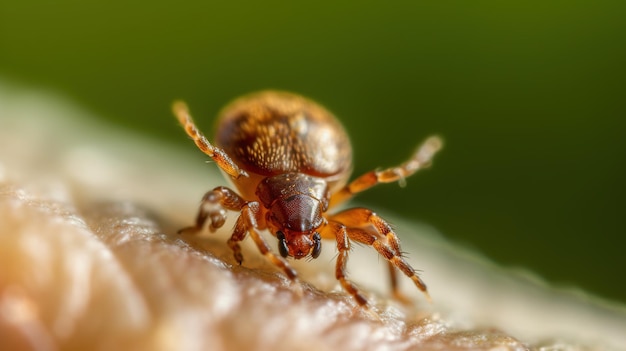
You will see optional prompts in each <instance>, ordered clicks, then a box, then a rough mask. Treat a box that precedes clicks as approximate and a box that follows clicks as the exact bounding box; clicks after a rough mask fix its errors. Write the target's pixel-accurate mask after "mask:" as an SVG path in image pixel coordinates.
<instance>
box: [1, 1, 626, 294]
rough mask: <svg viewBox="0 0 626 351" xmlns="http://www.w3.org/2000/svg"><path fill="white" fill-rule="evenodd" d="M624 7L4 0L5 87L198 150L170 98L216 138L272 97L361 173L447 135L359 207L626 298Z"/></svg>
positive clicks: (565, 282) (557, 280)
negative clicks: (283, 96)
mask: <svg viewBox="0 0 626 351" xmlns="http://www.w3.org/2000/svg"><path fill="white" fill-rule="evenodd" d="M625 10H626V2H625V1H597V0H596V1H571V0H570V1H530V0H524V1H458V2H447V1H446V2H439V1H437V2H422V1H394V2H387V3H385V4H383V2H335V1H299V2H279V1H268V0H266V1H259V2H244V1H231V2H225V1H223V2H222V1H220V2H209V1H194V2H173V1H172V2H170V1H152V2H142V3H130V2H127V1H119V0H115V1H108V2H106V4H105V3H101V4H96V3H87V2H81V1H55V2H52V1H20V2H18V1H12V2H8V1H5V2H3V3H2V4H1V5H0V77H4V79H10V80H12V81H17V82H20V83H27V84H30V85H31V86H35V87H45V88H48V89H52V90H56V91H60V92H62V93H63V94H64V95H67V96H69V97H70V98H72V99H74V100H76V101H78V102H79V103H80V104H82V105H83V106H85V107H86V108H88V109H90V110H93V111H95V112H96V113H97V114H99V115H101V116H103V117H105V118H107V119H110V120H111V121H112V122H114V123H117V124H120V125H123V126H124V127H126V128H128V129H132V130H135V131H138V132H140V133H145V134H148V135H152V136H154V137H156V138H160V139H161V140H163V142H164V143H172V144H174V143H177V144H180V145H183V144H184V145H185V147H187V148H188V149H189V152H191V153H196V152H197V151H196V150H195V148H194V147H192V146H191V145H190V143H189V141H188V139H187V138H186V137H185V136H184V135H183V133H182V131H181V130H180V129H179V127H178V126H177V125H176V123H175V121H174V119H173V117H172V116H171V115H170V111H169V108H170V103H171V101H172V100H173V99H175V98H183V99H185V100H186V101H187V102H188V103H189V105H190V106H191V108H192V111H193V113H194V115H195V116H196V119H197V121H198V123H199V124H200V126H201V127H202V128H203V129H204V130H205V131H207V132H208V133H209V134H210V131H211V128H212V127H213V119H214V117H215V114H216V112H217V111H218V110H219V108H221V107H222V106H223V105H224V104H225V103H227V102H228V101H229V100H231V99H232V98H234V97H236V96H238V95H240V94H242V93H246V92H250V91H254V90H258V89H265V88H278V89H285V90H291V91H295V92H299V93H302V94H304V95H307V96H309V97H311V98H313V99H315V100H317V101H319V102H321V103H322V104H324V105H325V106H327V107H328V108H329V109H331V110H332V111H334V112H335V113H336V114H337V115H338V116H339V118H340V119H341V120H342V122H343V123H344V125H345V126H346V129H347V130H348V131H349V133H350V135H351V137H352V141H353V144H354V149H355V162H356V169H355V173H357V174H360V173H362V172H365V171H368V170H370V169H373V168H376V167H386V166H391V165H395V164H396V163H399V162H401V161H403V160H405V158H406V157H407V156H408V155H409V154H410V153H411V152H412V151H413V149H414V147H415V146H416V145H417V144H418V142H420V141H421V140H423V139H424V138H425V137H426V136H428V135H429V134H432V133H438V134H440V135H442V136H443V137H444V138H445V140H446V148H445V149H444V151H443V152H442V153H441V155H440V157H438V158H437V159H436V160H435V164H434V167H433V168H432V169H431V170H429V171H427V172H424V173H422V174H419V175H417V176H415V177H412V178H410V179H408V186H407V187H406V188H400V187H398V186H397V185H386V186H381V187H378V188H375V189H372V190H371V191H369V192H367V193H364V194H362V195H361V196H360V197H359V198H358V200H359V201H360V202H364V203H366V204H368V205H370V206H371V207H373V208H375V209H386V210H392V211H395V212H398V213H400V214H402V215H403V216H405V217H408V218H412V219H416V220H420V221H424V222H426V223H430V224H432V225H433V226H434V227H436V228H438V229H439V230H440V231H441V232H442V233H444V235H445V236H446V237H448V238H449V239H451V240H453V241H456V242H459V243H461V244H463V245H467V246H470V247H473V248H476V249H477V250H479V251H480V252H482V253H484V254H485V255H487V256H488V257H490V258H492V259H494V260H495V261H497V262H499V263H500V264H501V265H502V266H506V267H527V268H529V269H531V270H533V271H535V272H537V273H539V274H540V275H542V276H543V277H545V278H547V279H548V280H549V281H550V282H552V283H554V284H556V285H562V286H570V285H573V286H579V287H582V288H584V289H585V290H588V291H591V292H593V293H596V294H598V295H600V296H604V297H608V298H611V299H613V300H618V301H622V302H624V301H626V282H625V279H624V273H623V272H624V270H625V268H626V254H625V250H624V244H623V238H624V234H625V232H626V230H625V229H624V215H625V213H624V212H625V209H626V208H625V206H624V199H625V198H626V191H625V187H624V179H625V176H626V133H625V131H624V128H625V127H626V113H625V112H626V96H625V91H626V90H625V82H626V75H625V73H624V72H626V70H624V66H625V65H626V41H625V39H626V38H625V37H626V20H625V18H626V11H625ZM77 132H78V131H77ZM198 159H199V160H201V159H204V158H203V156H202V155H200V153H198ZM166 161H167V160H164V162H166ZM173 186H174V184H173ZM190 201H196V199H190ZM401 235H402V234H401ZM620 277H621V278H620Z"/></svg>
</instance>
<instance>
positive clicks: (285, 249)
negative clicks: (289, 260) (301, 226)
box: [276, 231, 322, 259]
mask: <svg viewBox="0 0 626 351" xmlns="http://www.w3.org/2000/svg"><path fill="white" fill-rule="evenodd" d="M276 238H278V251H279V252H280V255H281V256H283V257H287V256H291V257H293V258H295V259H301V258H304V257H306V256H308V255H309V254H310V255H311V257H313V258H317V257H318V256H319V255H320V252H321V251H322V238H321V236H320V233H318V232H314V233H308V234H307V233H297V232H296V233H294V232H289V231H288V232H287V234H285V233H283V232H282V231H278V232H277V233H276Z"/></svg>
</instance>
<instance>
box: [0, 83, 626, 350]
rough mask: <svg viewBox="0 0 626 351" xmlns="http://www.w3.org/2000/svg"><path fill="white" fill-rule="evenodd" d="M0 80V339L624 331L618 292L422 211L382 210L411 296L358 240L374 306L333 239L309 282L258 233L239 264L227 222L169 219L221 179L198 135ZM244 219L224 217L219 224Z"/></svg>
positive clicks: (222, 340) (463, 340)
mask: <svg viewBox="0 0 626 351" xmlns="http://www.w3.org/2000/svg"><path fill="white" fill-rule="evenodd" d="M6 89H7V88H6V86H5V85H3V84H0V125H2V127H3V128H1V129H0V349H3V350H5V349H6V350H70V349H71V350H76V349H96V350H99V349H101V350H110V349H115V350H138V349H150V350H171V349H178V350H206V349H211V350H241V349H246V350H294V349H295V350H319V349H341V350H389V349H393V350H410V349H422V350H441V349H447V350H488V349H496V348H497V349H510V350H523V349H536V350H539V349H542V348H543V349H544V350H545V349H546V348H547V349H550V348H551V349H559V350H605V349H606V350H612V349H615V350H619V349H621V346H623V345H625V344H626V340H625V339H624V338H625V336H624V334H623V330H624V329H625V328H626V313H625V312H624V308H623V306H615V305H610V304H607V303H606V302H603V301H598V300H597V299H594V298H593V297H590V296H587V295H585V294H582V293H581V292H575V293H573V292H571V291H562V290H555V289H553V288H551V287H549V286H547V285H545V284H544V283H542V282H541V281H540V280H538V279H537V278H529V275H528V274H523V275H522V274H518V273H514V272H511V271H507V270H503V269H501V268H499V267H496V266H494V265H493V264H491V263H489V262H488V261H485V260H484V259H481V258H480V257H478V256H477V255H476V254H475V253H472V252H469V251H467V250H462V249H459V248H456V247H455V246H454V245H451V244H450V243H448V242H446V241H445V240H443V239H442V237H441V236H440V235H438V234H437V233H436V232H434V230H433V229H432V228H429V227H428V226H425V225H420V224H418V223H413V222H408V221H403V220H401V219H397V218H394V217H393V216H386V217H387V218H389V219H391V221H392V222H393V223H394V225H395V226H396V227H397V228H398V230H399V231H401V232H402V233H403V238H402V239H403V243H404V247H405V249H406V250H409V251H410V252H411V253H412V257H415V258H416V259H419V262H422V264H421V266H420V268H422V269H423V271H424V273H423V274H424V276H425V278H427V279H428V282H429V287H430V291H431V293H432V296H433V300H434V302H433V304H428V303H426V302H424V301H423V299H419V298H418V296H416V295H417V294H414V293H415V291H414V287H412V286H411V284H410V283H409V282H405V283H407V284H404V285H403V291H404V292H405V293H407V295H408V296H410V297H411V298H413V300H412V302H413V304H412V305H407V306H405V305H401V304H399V303H397V302H395V301H394V300H392V299H390V298H389V295H388V289H387V287H386V285H387V281H386V279H381V277H382V276H384V274H385V273H386V271H385V269H386V267H385V266H384V265H381V264H380V262H379V261H378V260H377V258H376V257H375V256H374V255H372V254H371V252H370V251H369V250H365V249H362V248H359V247H358V246H356V247H353V248H352V252H351V255H350V271H351V273H352V274H351V277H352V278H353V279H354V281H355V282H357V283H358V284H359V286H360V287H361V288H362V290H363V292H364V294H366V295H367V298H368V301H371V302H372V306H373V307H372V309H371V310H370V311H366V310H364V309H362V308H358V307H357V306H356V304H355V303H354V301H353V300H352V299H351V298H350V297H349V296H348V295H347V294H345V293H344V292H343V291H342V290H341V289H340V288H339V286H338V284H337V282H336V280H335V279H334V269H335V267H334V265H333V264H332V261H331V260H332V259H333V257H334V255H336V254H337V252H336V251H334V250H325V251H323V252H322V253H321V255H320V257H319V258H318V259H317V260H313V261H311V262H295V263H294V269H295V270H297V273H298V274H299V276H300V277H301V278H302V279H301V280H302V282H301V283H300V284H293V283H292V282H290V281H289V280H288V279H287V278H286V277H285V275H284V274H283V272H281V271H279V270H277V269H276V268H275V267H274V266H273V265H272V264H271V263H269V262H268V261H267V260H266V259H265V258H264V257H263V256H262V255H261V254H259V253H258V250H257V248H256V247H255V246H254V244H253V243H252V242H249V241H246V242H245V243H243V244H242V246H241V250H242V252H243V253H244V254H245V257H246V265H244V266H241V265H238V264H237V262H236V260H235V258H234V257H233V255H232V250H231V248H230V247H229V246H228V245H227V244H226V241H227V239H228V237H229V235H230V233H229V232H228V231H217V232H215V233H213V234H209V233H207V234H206V235H204V236H200V237H188V238H187V237H186V238H183V239H184V240H183V239H181V237H180V236H178V235H176V234H175V232H176V230H177V229H178V228H179V227H180V226H181V225H184V224H185V223H188V222H189V221H192V220H193V213H194V211H195V210H196V206H197V203H194V201H193V200H192V201H190V199H194V198H195V197H197V196H198V194H199V193H201V192H202V191H205V190H206V188H210V187H214V186H217V185H218V184H219V183H221V182H222V181H223V178H222V177H221V176H220V175H219V174H218V173H217V172H215V171H214V170H212V169H213V168H214V167H207V166H206V165H204V164H203V162H202V159H201V158H196V157H194V156H197V155H196V154H195V153H193V152H189V150H188V149H187V148H184V149H182V150H172V148H171V147H167V146H164V145H161V144H159V143H157V142H154V141H150V140H142V139H141V138H139V137H137V136H135V135H129V134H126V133H124V132H120V131H118V130H114V129H111V128H108V127H106V126H102V125H98V124H95V122H89V123H86V122H85V121H84V119H85V118H86V116H87V115H88V113H87V112H85V111H82V110H80V109H78V108H77V107H75V106H73V105H68V104H66V103H61V102H59V101H58V100H57V99H54V98H51V97H50V96H49V95H48V94H44V95H42V94H34V93H28V92H19V91H14V90H12V91H11V93H10V94H8V93H7V92H6ZM71 116H77V117H80V118H82V121H81V120H79V119H74V118H72V117H71ZM42 126H45V127H46V128H42ZM173 129H174V131H173V133H177V132H180V131H179V130H178V129H176V128H175V126H173ZM77 131H80V132H77ZM164 160H167V162H164ZM155 189H157V190H155ZM234 225H235V223H234V218H229V219H228V222H227V223H226V224H225V225H224V228H228V229H230V228H233V226H234ZM260 235H266V234H265V233H260ZM272 249H273V250H276V247H272ZM409 260H410V261H411V262H412V258H409ZM300 263H301V264H300Z"/></svg>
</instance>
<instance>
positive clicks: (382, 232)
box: [330, 208, 430, 301]
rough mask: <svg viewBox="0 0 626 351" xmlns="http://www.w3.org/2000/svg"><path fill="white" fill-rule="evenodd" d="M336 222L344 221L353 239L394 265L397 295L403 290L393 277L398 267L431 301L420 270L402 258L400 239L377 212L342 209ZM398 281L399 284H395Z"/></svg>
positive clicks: (333, 217)
mask: <svg viewBox="0 0 626 351" xmlns="http://www.w3.org/2000/svg"><path fill="white" fill-rule="evenodd" d="M330 219H331V220H333V221H336V222H339V223H342V224H344V225H345V226H346V227H347V233H348V237H349V238H350V240H354V241H356V242H359V243H362V244H366V245H369V246H372V247H373V248H374V249H375V250H376V251H377V252H378V253H379V254H380V255H381V256H383V257H384V258H385V259H386V260H387V261H388V262H389V264H390V265H392V266H393V267H392V266H390V267H389V269H390V274H392V276H391V282H392V287H391V288H392V289H393V293H394V295H398V296H402V295H401V294H400V293H399V287H398V285H397V281H396V279H395V277H394V276H393V275H394V274H395V270H393V268H394V267H395V268H397V269H399V270H400V272H402V273H404V274H405V275H406V276H407V277H409V278H410V279H411V280H412V281H413V283H414V284H415V286H417V288H418V289H420V290H421V291H422V292H423V293H424V295H426V298H427V299H428V300H429V301H430V296H429V294H428V290H427V288H426V284H424V282H423V281H422V279H420V277H419V276H418V275H417V272H416V271H415V269H414V268H413V267H411V265H409V263H408V262H407V261H406V260H405V259H404V258H403V257H402V251H401V249H400V242H399V240H398V237H397V236H396V234H395V233H394V232H393V230H392V229H391V226H390V225H389V224H388V223H387V222H386V221H385V220H384V219H382V218H381V217H380V216H378V215H377V214H376V213H374V212H372V211H371V210H369V209H366V208H354V209H349V210H346V211H342V212H340V213H338V214H336V215H334V216H331V218H330ZM394 282H395V283H394Z"/></svg>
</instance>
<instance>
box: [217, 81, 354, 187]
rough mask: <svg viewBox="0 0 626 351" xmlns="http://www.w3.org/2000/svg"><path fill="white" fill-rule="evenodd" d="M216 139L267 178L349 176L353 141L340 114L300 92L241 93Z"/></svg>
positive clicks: (227, 111) (240, 162)
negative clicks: (303, 95) (295, 174)
mask: <svg viewBox="0 0 626 351" xmlns="http://www.w3.org/2000/svg"><path fill="white" fill-rule="evenodd" d="M215 143H216V145H217V146H218V147H221V148H223V149H224V151H226V152H227V153H228V155H230V156H231V157H232V158H233V161H234V162H235V163H236V164H237V165H238V166H239V167H241V168H242V169H245V170H246V171H248V172H251V173H256V174H258V175H261V176H264V177H268V176H273V175H277V174H283V173H288V172H299V173H305V174H308V175H312V176H316V177H321V178H336V179H341V180H343V179H347V178H348V177H349V175H350V171H351V169H352V148H351V146H350V140H349V139H348V136H347V134H346V132H345V130H344V129H343V127H342V126H341V124H340V123H339V122H338V121H337V120H336V119H335V117H334V116H333V115H332V114H331V113H330V112H328V111H327V110H326V109H324V108H323V107H321V106H320V105H318V104H316V103H314V102H312V101H311V100H308V99H306V98H304V97H301V96H299V95H295V94H290V93H284V92H274V91H266V92H261V93H256V94H252V95H248V96H245V97H243V98H240V99H238V100H236V101H234V102H233V103H231V104H230V105H228V106H227V107H226V108H225V109H224V110H223V111H222V114H221V116H220V119H219V121H218V129H217V135H216V138H215Z"/></svg>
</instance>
